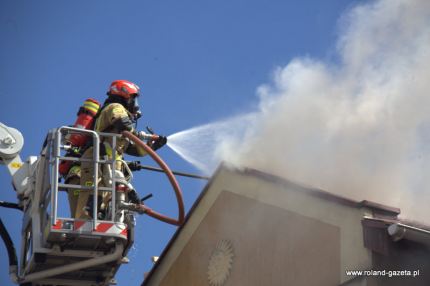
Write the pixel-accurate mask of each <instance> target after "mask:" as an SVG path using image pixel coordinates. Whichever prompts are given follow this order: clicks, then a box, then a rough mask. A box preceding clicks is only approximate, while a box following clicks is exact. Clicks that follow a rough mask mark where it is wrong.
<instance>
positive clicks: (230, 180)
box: [149, 168, 371, 285]
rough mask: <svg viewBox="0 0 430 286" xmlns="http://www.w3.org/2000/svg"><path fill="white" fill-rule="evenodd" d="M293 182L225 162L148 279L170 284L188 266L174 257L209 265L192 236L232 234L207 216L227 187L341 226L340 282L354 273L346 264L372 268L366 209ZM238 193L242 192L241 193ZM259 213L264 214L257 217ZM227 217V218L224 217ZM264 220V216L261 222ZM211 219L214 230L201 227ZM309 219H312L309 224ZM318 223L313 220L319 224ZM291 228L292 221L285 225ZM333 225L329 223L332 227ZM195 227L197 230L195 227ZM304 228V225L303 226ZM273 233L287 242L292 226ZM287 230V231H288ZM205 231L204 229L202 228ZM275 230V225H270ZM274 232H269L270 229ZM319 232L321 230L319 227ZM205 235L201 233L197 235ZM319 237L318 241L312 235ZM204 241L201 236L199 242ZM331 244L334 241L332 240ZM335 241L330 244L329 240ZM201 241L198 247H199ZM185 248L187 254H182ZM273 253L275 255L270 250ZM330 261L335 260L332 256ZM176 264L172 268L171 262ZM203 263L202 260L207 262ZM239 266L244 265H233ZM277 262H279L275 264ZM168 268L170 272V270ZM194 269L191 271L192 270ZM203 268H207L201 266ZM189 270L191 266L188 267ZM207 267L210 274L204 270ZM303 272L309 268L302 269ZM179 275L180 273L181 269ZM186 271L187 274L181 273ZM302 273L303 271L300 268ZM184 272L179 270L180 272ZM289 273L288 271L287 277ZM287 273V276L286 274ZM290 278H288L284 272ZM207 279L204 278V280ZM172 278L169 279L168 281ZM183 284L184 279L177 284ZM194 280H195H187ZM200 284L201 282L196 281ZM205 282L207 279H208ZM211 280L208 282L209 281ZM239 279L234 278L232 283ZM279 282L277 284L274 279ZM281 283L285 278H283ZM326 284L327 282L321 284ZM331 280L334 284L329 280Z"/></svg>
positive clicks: (152, 282) (296, 213)
mask: <svg viewBox="0 0 430 286" xmlns="http://www.w3.org/2000/svg"><path fill="white" fill-rule="evenodd" d="M293 187H294V185H292V186H287V185H282V184H278V183H274V182H271V181H268V180H264V179H261V178H259V177H258V176H250V175H247V174H242V173H237V172H234V171H230V170H229V169H227V168H223V169H221V170H220V172H219V173H218V175H217V177H216V178H215V179H214V181H213V182H212V185H211V186H210V188H209V190H208V191H207V193H206V195H205V196H204V197H203V199H202V200H201V202H200V203H199V205H198V207H197V208H196V209H195V211H194V213H193V215H192V216H191V217H190V219H189V221H188V222H187V224H186V225H185V227H184V228H183V229H182V231H181V233H180V234H179V236H178V238H177V239H176V240H175V243H174V244H173V246H172V247H171V249H170V250H169V252H168V253H167V254H166V255H165V257H164V259H163V261H162V262H161V264H160V265H159V267H158V268H157V271H155V272H154V273H153V275H152V277H151V280H150V281H149V282H150V283H149V285H160V283H161V281H163V280H164V282H165V283H167V284H166V285H170V284H169V283H170V282H169V281H173V280H170V279H173V278H170V277H174V275H170V274H172V273H175V272H176V271H177V273H184V271H179V270H176V269H174V268H175V267H184V266H174V265H175V261H176V260H177V259H179V260H178V262H179V261H182V260H184V259H185V261H188V260H187V259H191V257H193V259H194V258H195V257H197V258H195V259H201V261H200V264H201V265H204V267H207V257H204V256H202V257H201V258H199V255H191V256H188V255H189V254H187V255H185V254H186V252H187V251H191V252H192V253H193V251H194V250H191V249H188V248H190V247H192V246H191V245H192V244H193V243H196V241H192V240H193V238H199V237H202V236H207V234H208V233H218V232H221V230H223V231H222V232H221V233H223V235H224V236H228V231H227V230H224V227H226V226H223V225H216V224H215V225H214V224H210V223H209V224H208V223H207V222H206V221H204V220H205V219H208V220H209V221H210V220H213V218H212V216H213V214H212V210H211V209H212V207H214V206H215V205H214V203H215V201H216V200H217V199H218V197H219V196H220V194H221V193H222V192H223V191H224V192H229V193H232V194H235V195H238V196H240V197H243V198H245V199H251V200H252V201H255V202H260V203H261V204H264V205H267V206H270V207H273V208H276V209H282V210H285V211H286V213H288V214H290V216H295V217H296V218H301V219H297V220H293V221H305V220H306V219H308V220H309V221H313V222H315V221H316V222H318V223H319V224H320V225H325V226H331V227H334V228H336V229H338V247H339V250H338V253H339V261H338V263H334V264H333V265H335V266H336V267H337V268H338V272H337V273H338V275H336V277H338V279H339V280H340V283H342V282H344V281H346V280H348V279H349V278H348V277H346V275H345V269H369V268H370V265H371V256H370V251H368V250H367V249H365V248H364V246H363V240H362V238H363V234H362V226H361V218H362V216H363V212H364V210H360V209H357V208H353V207H350V206H346V205H342V204H339V203H337V202H334V201H330V200H326V199H323V198H320V197H316V196H312V195H310V194H309V193H306V192H301V191H300V190H299V191H297V190H292V189H291V188H293ZM240 197H239V198H240ZM215 213H218V215H219V216H222V215H223V212H222V211H219V212H215ZM257 219H260V218H257ZM221 221H223V220H221ZM246 223H251V225H252V219H250V220H247V222H246ZM259 223H260V222H259ZM204 225H208V226H210V227H211V229H210V230H207V229H206V230H205V231H203V230H204V228H200V226H202V227H203V226H204ZM304 225H307V224H304ZM315 225H317V224H314V225H313V226H315ZM285 228H287V226H285ZM329 228H330V227H329ZM196 230H198V231H197V232H196ZM302 230H304V229H302ZM307 230H308V231H309V232H308V233H307V235H312V228H311V227H309V228H307ZM276 231H280V232H281V233H276ZM276 231H275V232H274V233H276V234H274V236H275V237H276V240H277V241H279V245H282V243H281V242H282V237H283V236H284V235H286V233H287V232H288V228H287V229H285V230H276ZM282 231H285V233H284V235H283V234H282ZM199 232H201V233H199ZM269 232H270V231H269ZM268 235H270V234H268ZM316 235H317V233H316ZM250 236H251V237H248V240H249V241H250V242H252V241H253V237H252V235H250ZM302 237H303V236H302ZM232 239H233V241H236V240H235V239H236V238H234V237H233V238H232ZM198 240H199V241H200V240H203V239H201V238H199V239H198ZM312 242H313V243H314V241H312ZM320 242H321V243H320V245H319V247H320V248H324V247H326V243H327V242H326V241H324V240H322V239H320ZM199 243H201V242H199ZM329 244H330V243H329ZM202 245H203V246H202V247H203V248H202V249H203V250H204V251H203V250H201V251H203V252H204V253H206V255H207V252H208V251H209V250H212V248H213V246H212V245H207V247H206V246H204V244H202ZM330 245H331V244H330ZM200 247H201V246H198V247H197V248H198V249H200ZM259 251H261V252H264V247H263V246H260V248H259ZM182 253H183V254H184V255H185V256H184V257H181V255H182ZM269 256H270V255H269ZM188 263H191V262H189V261H188V262H181V263H180V264H182V265H187V264H188ZM327 263H330V262H327ZM172 267H173V268H172ZM202 267H203V266H202ZM234 267H235V268H236V267H240V266H234ZM276 267H277V266H276ZM268 269H273V268H272V267H268ZM278 270H279V271H282V269H280V268H279V269H277V271H278ZM169 271H172V272H170V274H169ZM190 271H191V272H190ZM192 271H193V270H192V269H191V270H188V273H189V275H196V273H195V272H192ZM200 271H203V270H199V273H200ZM249 271H267V270H262V269H250V270H249ZM185 273H186V272H185ZM203 273H204V274H205V275H206V273H205V271H203ZM303 273H306V271H304V270H303ZM177 275H179V274H177ZM181 275H183V274H181ZM234 275H235V270H233V272H232V276H231V277H234ZM300 275H301V274H300ZM178 277H179V276H178ZM284 278H285V277H284ZM284 278H282V279H284ZM285 279H286V278H285ZM202 281H203V280H202ZM168 282H169V283H168ZM176 285H179V284H176ZM187 285H190V284H187ZM195 285H201V284H195ZM203 285H205V284H203ZM206 285H207V284H206ZM231 285H234V284H231ZM250 285H262V284H252V283H251V284H250ZM274 285H277V284H274ZM281 285H282V284H281ZM321 285H323V284H321ZM326 285H329V284H326Z"/></svg>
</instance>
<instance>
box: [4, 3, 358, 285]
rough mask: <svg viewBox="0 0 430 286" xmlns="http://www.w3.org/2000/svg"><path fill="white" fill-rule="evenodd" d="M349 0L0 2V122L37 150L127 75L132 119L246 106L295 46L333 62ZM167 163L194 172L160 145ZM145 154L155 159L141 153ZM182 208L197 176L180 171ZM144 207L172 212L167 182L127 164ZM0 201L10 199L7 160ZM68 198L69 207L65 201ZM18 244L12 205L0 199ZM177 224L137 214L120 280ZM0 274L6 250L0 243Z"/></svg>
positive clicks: (296, 51)
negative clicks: (135, 114)
mask: <svg viewBox="0 0 430 286" xmlns="http://www.w3.org/2000/svg"><path fill="white" fill-rule="evenodd" d="M354 3H355V1H346V0H330V1H311V0H306V1H256V0H253V1H244V0H243V1H73V2H70V1H69V2H66V1H37V2H36V1H13V0H3V1H1V2H0V38H1V48H0V98H1V111H0V121H1V122H3V123H5V124H6V125H8V126H11V127H14V128H17V129H19V130H20V131H21V132H22V134H23V135H24V137H25V146H24V149H23V151H22V153H21V156H22V158H23V159H25V158H27V157H28V156H29V155H37V154H38V153H39V152H40V148H41V145H42V142H43V139H44V137H45V135H46V133H47V131H48V130H49V129H50V128H55V127H58V126H61V125H68V124H72V123H73V122H74V120H75V115H76V111H77V109H78V107H79V106H80V104H81V103H82V102H83V101H84V100H85V99H86V98H88V97H93V98H95V99H98V100H99V101H101V102H102V101H104V99H105V97H106V95H105V92H106V90H107V87H108V85H109V84H110V82H111V81H112V80H115V79H128V80H130V81H133V82H135V83H137V84H138V85H139V86H140V87H141V88H142V91H143V95H142V98H141V100H140V104H141V107H142V108H143V118H142V119H141V120H140V122H139V126H140V128H144V127H145V126H146V125H150V126H152V127H153V128H154V129H155V131H156V132H158V133H161V134H164V135H170V134H173V133H175V132H178V131H181V130H184V129H187V128H190V127H193V126H196V125H200V124H204V123H208V122H211V121H215V120H218V119H221V118H224V117H229V116H232V115H235V114H238V113H241V112H244V111H249V110H252V109H254V108H255V107H256V106H257V105H258V98H257V96H256V88H257V87H258V86H259V85H261V84H264V83H267V82H268V81H270V78H271V75H272V73H273V70H274V69H275V68H276V67H278V66H284V65H286V64H287V63H288V62H289V61H290V60H291V59H292V58H294V57H296V56H311V57H314V58H319V59H322V60H324V61H328V62H330V61H336V58H335V39H336V35H337V32H338V31H339V27H338V26H337V21H338V19H339V17H340V16H341V13H342V12H343V11H345V9H348V8H350V7H351V5H353V4H354ZM159 154H160V155H161V156H162V157H163V158H164V159H165V161H166V162H167V163H168V164H169V165H170V166H171V168H172V169H175V170H181V171H188V172H197V170H196V169H194V168H193V166H191V165H189V164H188V163H187V162H184V161H183V160H182V159H181V158H180V157H179V156H177V155H176V154H175V153H174V152H172V151H171V150H170V149H168V148H164V149H162V150H160V151H159ZM142 161H143V162H144V163H146V164H152V162H151V161H150V160H149V159H148V158H145V159H143V160H142ZM179 182H180V183H181V185H182V188H183V193H184V197H185V204H186V208H187V209H189V208H190V207H191V206H192V204H193V202H194V200H195V198H196V197H197V196H198V194H199V193H200V191H201V189H202V188H203V186H204V183H203V182H201V181H197V180H192V179H185V178H184V179H182V178H179ZM134 185H135V186H136V187H137V189H138V191H139V193H140V194H141V195H145V194H147V193H153V194H154V197H153V198H152V199H150V200H149V201H148V205H149V206H151V207H152V208H154V209H156V210H159V211H160V212H165V213H168V214H170V215H173V216H175V215H176V202H175V199H174V196H173V192H172V191H171V190H170V189H169V185H168V182H167V180H166V179H165V178H164V177H163V176H162V175H160V174H158V173H151V172H140V173H137V174H135V181H134ZM0 187H1V188H0V189H1V194H0V200H5V201H15V194H14V192H13V190H12V188H11V185H10V178H9V176H8V174H7V172H6V169H5V168H2V169H1V171H0ZM64 207H65V208H67V206H66V205H65V206H64ZM0 217H1V218H2V220H3V221H4V223H5V224H6V226H7V228H8V230H9V232H10V233H11V235H12V237H13V239H14V242H15V246H16V247H17V248H19V244H20V223H21V214H20V213H18V212H17V211H15V210H8V209H0ZM174 230H175V227H173V226H170V225H166V224H163V223H161V222H158V221H155V220H153V219H152V218H149V217H140V218H139V220H138V225H137V231H136V233H137V237H136V242H135V248H134V249H133V250H132V252H131V253H130V254H129V258H130V259H131V263H130V264H128V265H125V266H123V267H122V268H121V269H120V271H119V273H118V275H117V277H116V278H117V280H118V282H119V285H139V284H140V282H141V281H142V278H143V273H144V272H146V271H149V269H150V267H151V261H150V257H151V256H154V255H155V256H156V255H159V254H160V253H161V251H162V250H163V248H164V246H165V244H166V243H167V241H168V240H169V239H170V236H171V235H172V233H173V232H174ZM0 250H1V253H2V254H4V255H2V256H1V257H2V258H1V259H0V272H1V273H0V282H1V283H0V284H1V285H12V283H11V282H10V281H9V280H8V278H7V258H6V251H5V248H4V246H3V245H2V246H0Z"/></svg>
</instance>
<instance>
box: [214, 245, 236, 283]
mask: <svg viewBox="0 0 430 286" xmlns="http://www.w3.org/2000/svg"><path fill="white" fill-rule="evenodd" d="M233 258H234V249H233V243H232V242H231V241H230V240H226V239H223V240H221V241H219V242H218V244H217V245H216V247H215V249H214V250H213V251H212V255H211V257H210V258H209V265H208V280H209V285H211V286H222V285H224V283H225V282H226V281H227V278H228V277H229V275H230V272H231V269H232V266H233Z"/></svg>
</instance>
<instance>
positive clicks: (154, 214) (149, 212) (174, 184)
mask: <svg viewBox="0 0 430 286" xmlns="http://www.w3.org/2000/svg"><path fill="white" fill-rule="evenodd" d="M122 135H123V136H124V137H126V138H128V139H130V140H131V141H132V142H134V143H135V144H136V145H137V146H138V147H141V148H142V149H143V150H145V152H146V153H148V155H149V156H151V158H152V159H153V160H154V161H155V162H156V163H157V164H158V166H160V168H161V169H163V171H164V173H165V174H166V176H167V178H168V179H169V182H170V184H171V186H172V188H173V190H174V192H175V196H176V201H177V204H178V218H177V219H175V218H171V217H168V216H166V215H163V214H161V213H159V212H156V211H154V210H153V209H151V208H149V207H148V206H146V205H143V204H140V205H138V207H139V208H140V209H141V210H142V211H143V212H144V213H146V214H147V215H149V216H151V217H153V218H155V219H158V220H160V221H163V222H166V223H169V224H173V225H177V226H179V225H182V224H183V222H184V220H185V211H184V200H183V198H182V192H181V188H180V187H179V184H178V182H177V181H176V178H175V176H174V175H173V173H172V171H171V170H170V168H169V167H168V166H167V164H166V163H165V162H164V161H163V160H162V159H161V158H160V156H158V155H157V153H155V151H154V150H152V149H151V147H149V146H148V145H147V144H145V143H144V142H143V141H142V140H140V139H139V138H138V137H136V136H135V135H133V134H132V133H131V132H129V131H124V132H122Z"/></svg>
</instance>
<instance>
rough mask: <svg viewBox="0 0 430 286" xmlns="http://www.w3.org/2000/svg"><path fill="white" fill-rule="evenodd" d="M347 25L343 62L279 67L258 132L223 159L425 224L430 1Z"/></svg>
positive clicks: (360, 13) (264, 95)
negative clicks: (372, 203) (388, 208)
mask: <svg viewBox="0 0 430 286" xmlns="http://www.w3.org/2000/svg"><path fill="white" fill-rule="evenodd" d="M339 25H340V27H341V31H340V36H339V40H338V53H339V62H338V63H326V62H322V61H318V60H315V59H311V58H298V59H294V60H292V61H291V63H290V64H288V65H287V66H286V67H283V68H278V69H277V70H276V71H275V73H274V80H273V83H271V84H267V85H263V86H261V87H259V88H258V94H259V96H260V98H261V103H260V110H259V112H257V113H256V114H254V116H255V117H256V120H255V121H254V122H259V123H258V125H256V124H253V125H250V126H248V128H247V131H246V132H244V133H242V134H246V136H245V137H246V138H245V139H244V140H242V139H243V138H241V139H238V138H235V137H233V138H234V139H233V140H234V143H235V144H228V143H227V144H223V145H222V147H221V148H220V149H218V150H217V151H216V153H217V154H221V158H222V159H226V160H228V161H232V162H233V163H236V164H239V165H242V166H249V167H254V168H257V169H261V170H265V171H268V172H270V173H274V174H277V175H280V176H282V177H286V178H289V179H292V180H294V181H298V182H302V183H305V184H307V185H312V186H315V187H319V188H322V189H325V190H327V191H330V192H333V193H337V194H341V195H343V196H347V197H351V198H354V199H367V200H373V201H376V202H380V203H385V204H388V205H392V206H398V207H401V208H402V212H405V213H406V216H408V217H414V218H417V219H419V220H423V221H425V220H427V219H428V218H429V217H428V215H427V214H428V211H427V209H428V207H427V205H428V202H429V201H430V195H429V194H430V1H427V0H381V1H372V2H368V3H367V4H364V5H361V6H357V7H354V8H352V9H351V10H350V11H348V13H346V14H345V15H344V16H343V17H342V18H341V20H340V21H339ZM231 135H232V134H231V133H230V134H229V136H231ZM229 136H227V137H223V138H224V140H225V138H228V137H229ZM238 142H243V143H240V144H238ZM230 146H234V147H230ZM426 213H427V214H426ZM426 215H427V217H426Z"/></svg>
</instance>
